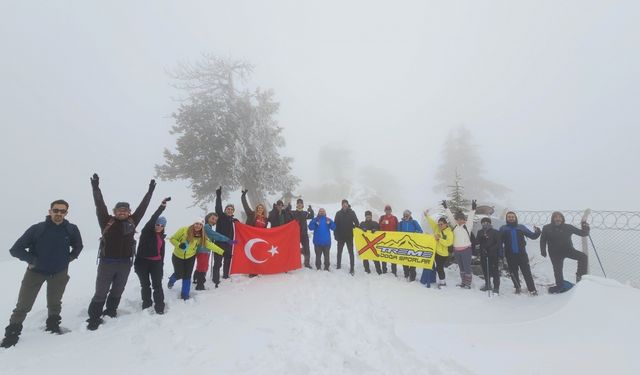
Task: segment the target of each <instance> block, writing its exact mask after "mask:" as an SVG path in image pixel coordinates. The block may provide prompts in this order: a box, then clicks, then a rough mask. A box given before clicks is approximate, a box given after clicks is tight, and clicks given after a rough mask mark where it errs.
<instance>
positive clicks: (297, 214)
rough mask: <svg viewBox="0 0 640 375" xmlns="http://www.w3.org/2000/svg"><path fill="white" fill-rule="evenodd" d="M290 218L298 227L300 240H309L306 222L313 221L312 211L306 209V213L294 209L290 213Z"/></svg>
mask: <svg viewBox="0 0 640 375" xmlns="http://www.w3.org/2000/svg"><path fill="white" fill-rule="evenodd" d="M291 216H293V220H295V221H296V222H297V223H298V225H299V226H300V238H301V239H302V238H309V232H308V229H307V220H310V219H313V216H314V212H313V209H312V208H308V209H307V210H306V211H305V210H298V209H296V210H294V211H291Z"/></svg>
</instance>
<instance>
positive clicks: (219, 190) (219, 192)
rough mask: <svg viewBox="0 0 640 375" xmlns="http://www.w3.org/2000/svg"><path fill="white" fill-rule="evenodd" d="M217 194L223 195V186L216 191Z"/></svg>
mask: <svg viewBox="0 0 640 375" xmlns="http://www.w3.org/2000/svg"><path fill="white" fill-rule="evenodd" d="M216 194H217V195H220V194H222V186H220V187H218V188H217V189H216Z"/></svg>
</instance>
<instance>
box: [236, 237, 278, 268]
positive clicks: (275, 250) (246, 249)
mask: <svg viewBox="0 0 640 375" xmlns="http://www.w3.org/2000/svg"><path fill="white" fill-rule="evenodd" d="M257 243H266V244H269V243H268V242H267V241H265V240H263V239H262V238H252V239H250V240H249V241H247V243H246V244H245V245H244V253H245V255H246V256H247V258H248V259H249V260H250V261H252V262H253V263H257V264H260V263H264V262H266V261H267V260H269V258H267V259H264V260H258V259H256V258H255V257H254V256H253V253H252V252H251V248H252V247H253V245H255V244H257ZM269 245H271V244H269ZM267 252H268V253H270V254H271V256H272V257H273V256H275V255H276V254H279V252H278V248H277V247H276V246H273V245H271V249H269V250H268V251H267Z"/></svg>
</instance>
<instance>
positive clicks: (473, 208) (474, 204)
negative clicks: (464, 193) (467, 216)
mask: <svg viewBox="0 0 640 375" xmlns="http://www.w3.org/2000/svg"><path fill="white" fill-rule="evenodd" d="M476 208H478V204H477V203H476V200H475V199H473V200H471V209H472V210H474V211H475V209H476Z"/></svg>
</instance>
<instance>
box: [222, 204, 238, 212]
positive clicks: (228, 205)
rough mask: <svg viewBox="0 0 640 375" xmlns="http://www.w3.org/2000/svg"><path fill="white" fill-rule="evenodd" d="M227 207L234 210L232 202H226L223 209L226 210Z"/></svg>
mask: <svg viewBox="0 0 640 375" xmlns="http://www.w3.org/2000/svg"><path fill="white" fill-rule="evenodd" d="M229 207H231V208H233V210H234V211H235V209H236V206H234V205H233V203H229V204H227V205H226V206H224V210H225V211H226V210H227V208H229Z"/></svg>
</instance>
